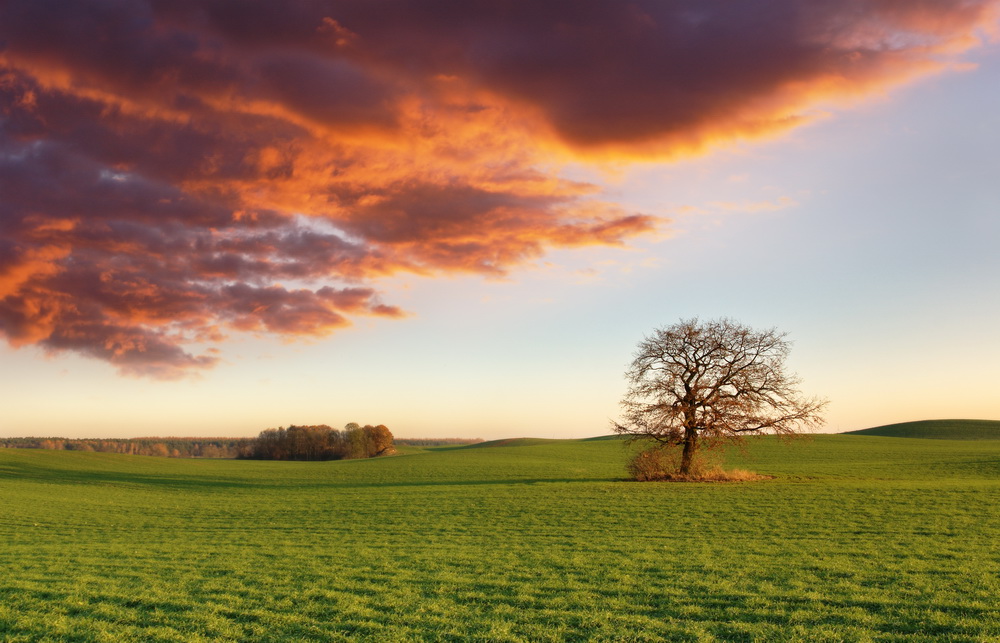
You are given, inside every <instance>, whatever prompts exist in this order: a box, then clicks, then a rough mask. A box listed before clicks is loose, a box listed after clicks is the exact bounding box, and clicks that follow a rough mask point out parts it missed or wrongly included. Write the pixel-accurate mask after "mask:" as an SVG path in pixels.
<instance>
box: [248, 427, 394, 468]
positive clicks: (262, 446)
mask: <svg viewBox="0 0 1000 643" xmlns="http://www.w3.org/2000/svg"><path fill="white" fill-rule="evenodd" d="M394 450H395V449H394V447H393V437H392V433H391V432H390V431H389V429H388V428H386V426H385V425H384V424H379V425H378V426H372V425H370V424H366V425H365V426H360V425H359V424H357V423H355V422H351V423H350V424H348V425H347V426H345V427H344V429H343V430H342V431H341V430H338V429H334V428H331V427H329V426H327V425H326V424H319V425H313V426H294V425H293V426H290V427H288V428H287V429H286V428H284V427H280V428H277V429H266V430H264V431H261V432H260V435H258V436H257V438H256V439H254V440H253V441H252V443H251V444H250V445H249V447H248V448H247V450H246V451H245V452H244V454H243V456H242V457H245V458H250V459H255V460H345V459H350V458H374V457H375V456H380V455H388V454H390V453H392V452H393V451H394Z"/></svg>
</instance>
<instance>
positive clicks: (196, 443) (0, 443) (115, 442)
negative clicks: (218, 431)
mask: <svg viewBox="0 0 1000 643" xmlns="http://www.w3.org/2000/svg"><path fill="white" fill-rule="evenodd" d="M252 442H253V438H159V437H152V438H108V439H89V438H88V439H75V438H54V437H50V438H0V447H3V448H8V449H51V450H56V451H96V452H99V453H124V454H128V455H152V456H160V457H171V458H237V457H239V456H240V455H242V454H244V453H245V452H246V451H247V449H248V448H249V446H250V444H251V443H252Z"/></svg>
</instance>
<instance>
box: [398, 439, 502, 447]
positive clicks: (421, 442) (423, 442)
mask: <svg viewBox="0 0 1000 643" xmlns="http://www.w3.org/2000/svg"><path fill="white" fill-rule="evenodd" d="M482 441H483V439H482V438H397V439H396V444H401V445H406V446H410V447H451V446H465V445H467V444H479V443H480V442H482Z"/></svg>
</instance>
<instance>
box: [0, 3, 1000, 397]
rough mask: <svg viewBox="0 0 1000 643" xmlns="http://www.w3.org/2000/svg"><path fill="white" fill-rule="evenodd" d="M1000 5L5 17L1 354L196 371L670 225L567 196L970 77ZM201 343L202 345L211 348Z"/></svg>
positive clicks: (227, 6)
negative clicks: (252, 339) (452, 279)
mask: <svg viewBox="0 0 1000 643" xmlns="http://www.w3.org/2000/svg"><path fill="white" fill-rule="evenodd" d="M998 4H1000V3H998V2H997V0H979V1H976V0H934V1H930V0H927V1H917V0H914V1H912V2H898V1H895V0H761V1H760V2H754V3H732V2H728V1H724V0H673V1H666V2H665V1H662V0H655V1H654V0H639V1H634V2H627V3H626V2H620V1H619V0H572V1H570V0H550V1H548V2H526V1H525V2H520V1H518V2H500V1H498V0H492V1H476V0H433V1H427V0H420V1H416V0H371V1H367V2H353V1H347V0H288V1H285V2H277V1H275V0H73V1H72V2H70V1H68V0H7V1H6V2H3V3H2V4H0V334H3V335H4V336H5V337H6V339H7V341H8V342H10V343H12V344H14V345H24V344H37V345H40V346H43V347H45V348H46V349H48V350H52V351H66V350H68V351H75V352H78V353H81V354H85V355H89V356H92V357H96V358H98V359H103V360H107V361H109V362H111V363H112V364H114V365H115V366H117V367H118V368H119V369H120V370H121V371H122V372H124V373H129V374H147V375H152V376H156V377H167V378H169V377H178V376H181V375H183V374H184V373H186V372H190V371H192V370H197V369H200V368H206V367H210V366H212V365H213V364H214V363H215V362H216V361H217V360H218V357H217V355H216V351H215V350H214V349H211V348H197V347H207V346H211V345H213V344H216V343H218V342H220V341H222V339H223V338H224V336H225V334H226V333H227V332H232V331H236V332H243V331H249V332H263V333H275V334H279V335H285V336H301V335H306V336H317V335H323V334H325V333H329V332H332V331H334V330H336V329H338V328H341V327H343V326H345V325H348V324H350V320H351V319H352V318H353V317H355V316H358V315H374V316H382V317H398V316H401V315H403V312H402V311H400V310H399V309H398V308H396V307H394V306H391V305H387V304H384V303H382V301H381V300H380V297H379V294H378V292H377V290H376V287H377V283H378V280H379V278H380V277H384V276H387V275H391V274H394V273H398V272H400V271H409V272H414V273H419V274H426V275H436V274H443V273H452V272H474V273H483V274H500V273H503V272H505V271H507V270H509V269H510V268H511V267H513V266H516V265H518V264H521V263H523V262H525V261H529V260H532V259H534V258H537V257H539V256H541V255H543V254H544V253H545V251H546V249H548V248H556V247H579V246H585V245H590V244H604V245H615V244H624V243H627V241H628V240H629V239H630V238H632V237H635V236H636V235H642V234H645V233H648V232H650V231H651V230H653V229H654V228H655V227H656V225H657V221H656V220H655V218H654V217H651V216H648V215H645V214H643V213H637V212H626V211H623V210H622V209H621V208H619V207H617V206H616V205H615V204H613V203H608V202H605V201H604V200H602V197H601V194H600V193H599V191H598V189H597V188H596V187H595V186H592V185H587V184H581V183H578V182H574V181H570V180H567V179H565V178H562V177H561V176H560V174H559V170H558V168H559V164H560V163H564V162H566V161H570V160H603V159H612V160H620V159H628V158H632V157H645V158H650V157H652V158H678V157H683V156H684V155H688V154H692V153H699V152H702V151H704V150H706V149H710V148H711V147H712V146H715V145H720V144H725V143H727V142H730V141H734V140H739V139H746V138H753V137H759V136H767V135H773V134H776V133H780V132H782V131H784V130H787V129H788V128H790V127H793V126H795V125H797V124H799V123H801V122H804V121H805V120H808V118H809V114H810V110H811V109H812V108H814V107H815V106H817V105H822V104H824V103H827V102H830V101H839V100H845V99H854V98H856V97H858V96H863V95H865V94H866V93H869V92H873V91H881V90H883V89H884V88H885V87H886V86H888V85H891V84H894V83H898V82H901V81H904V80H907V79H909V78H912V77H914V76H917V75H920V74H924V73H928V72H930V71H934V70H937V69H942V68H945V67H947V66H948V65H949V64H953V63H954V62H955V59H956V56H957V54H959V53H960V52H961V51H963V50H965V49H967V48H969V47H971V46H974V45H975V44H976V42H977V40H976V38H977V34H979V33H980V32H981V31H982V30H984V29H995V27H996V22H997V9H998ZM196 352H200V354H195V353H196Z"/></svg>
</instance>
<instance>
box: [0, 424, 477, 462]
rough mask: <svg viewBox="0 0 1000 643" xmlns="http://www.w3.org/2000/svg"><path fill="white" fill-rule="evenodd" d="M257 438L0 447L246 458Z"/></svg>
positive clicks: (8, 442)
mask: <svg viewBox="0 0 1000 643" xmlns="http://www.w3.org/2000/svg"><path fill="white" fill-rule="evenodd" d="M268 430H269V431H273V430H275V429H268ZM285 430H286V431H287V429H285ZM258 439H259V436H258V437H257V438H160V437H150V438H101V439H97V438H85V439H77V438H0V448H5V449H51V450H57V451H94V452H99V453H125V454H129V455H151V456H159V457H170V458H245V457H248V454H249V453H251V450H252V448H253V445H254V443H255V442H256V441H257V440H258ZM482 441H483V440H482V438H471V439H470V438H400V439H395V440H394V443H395V444H397V445H406V446H415V447H437V446H462V445H465V444H478V443H480V442H482Z"/></svg>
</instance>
